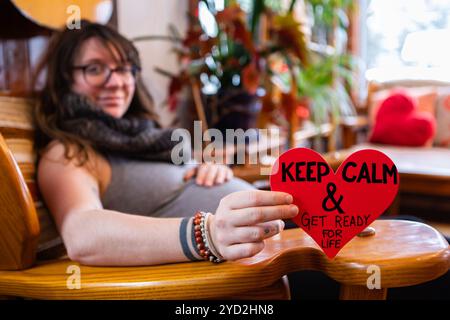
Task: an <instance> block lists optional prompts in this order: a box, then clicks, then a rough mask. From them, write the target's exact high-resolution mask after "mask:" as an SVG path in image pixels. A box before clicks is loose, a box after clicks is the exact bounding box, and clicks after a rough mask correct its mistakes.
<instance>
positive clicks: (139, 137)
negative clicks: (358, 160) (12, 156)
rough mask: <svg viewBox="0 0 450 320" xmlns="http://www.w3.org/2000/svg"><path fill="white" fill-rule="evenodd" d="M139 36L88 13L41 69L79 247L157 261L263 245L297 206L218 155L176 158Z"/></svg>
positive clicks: (62, 212)
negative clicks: (146, 77)
mask: <svg viewBox="0 0 450 320" xmlns="http://www.w3.org/2000/svg"><path fill="white" fill-rule="evenodd" d="M140 68H141V63H140V59H139V54H138V51H137V50H136V48H135V47H134V46H133V44H132V43H131V42H130V41H129V40H127V39H126V38H124V37H123V36H121V35H120V34H119V33H117V32H116V31H115V30H113V29H111V28H109V27H107V26H103V25H99V24H94V23H89V22H83V23H82V26H81V28H80V29H74V30H68V29H65V30H62V31H61V32H59V33H58V34H56V35H55V36H54V38H53V39H52V40H51V42H50V45H49V48H48V52H47V53H46V55H44V57H43V60H42V63H41V64H40V66H39V68H38V71H37V76H38V77H37V79H42V77H43V76H44V73H45V80H44V81H42V90H40V91H39V93H38V101H39V105H38V107H37V108H36V111H35V121H36V127H37V135H36V145H37V148H38V152H39V164H38V183H39V188H40V191H41V193H42V195H43V198H44V200H45V202H46V205H47V207H48V208H49V210H50V212H51V213H52V215H53V217H54V220H55V223H56V225H57V227H58V230H59V232H60V234H61V236H62V238H63V241H64V244H65V246H66V248H67V252H68V255H69V257H70V258H71V259H72V260H76V261H78V262H80V263H83V264H89V265H116V266H118V265H122V266H123V265H152V264H164V263H172V262H181V261H189V260H200V259H207V260H210V261H214V262H220V261H223V260H234V259H239V258H244V257H249V256H253V255H255V254H257V253H258V252H260V251H261V250H262V249H263V248H264V240H265V239H267V238H269V237H272V236H274V235H275V234H278V233H279V232H280V231H281V230H282V229H283V227H284V223H283V221H282V219H289V218H292V217H294V216H295V215H296V214H297V212H298V208H297V207H296V206H295V205H293V204H292V197H291V196H290V195H288V194H285V193H281V192H270V191H259V190H255V189H254V188H253V187H252V186H251V185H249V184H248V183H246V182H244V181H242V180H239V179H237V178H233V174H232V171H231V170H230V169H229V168H228V167H226V166H224V165H219V164H212V163H203V164H200V165H196V166H193V165H181V166H178V165H174V164H173V163H171V158H170V155H171V150H172V148H173V147H174V146H175V144H176V143H178V142H173V141H171V134H172V130H173V129H167V128H166V129H164V128H161V127H160V126H159V125H158V122H157V118H156V116H155V114H154V112H153V111H152V100H151V98H150V95H149V93H148V92H147V91H146V89H145V87H144V86H143V83H142V79H141V76H140Z"/></svg>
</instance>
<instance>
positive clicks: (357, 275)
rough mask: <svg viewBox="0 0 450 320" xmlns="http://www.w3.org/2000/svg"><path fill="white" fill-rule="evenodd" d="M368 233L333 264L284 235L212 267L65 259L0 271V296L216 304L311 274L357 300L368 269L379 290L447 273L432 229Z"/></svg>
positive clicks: (407, 225) (378, 224) (380, 227)
mask: <svg viewBox="0 0 450 320" xmlns="http://www.w3.org/2000/svg"><path fill="white" fill-rule="evenodd" d="M372 226H373V227H374V228H375V229H376V235H375V236H373V237H367V238H359V237H355V238H354V239H353V240H352V241H350V242H349V243H348V244H347V246H345V247H344V248H343V249H342V250H341V251H340V253H339V254H338V255H337V256H336V257H335V259H333V260H330V259H328V258H327V257H326V256H325V254H324V253H323V252H322V250H320V248H319V247H318V246H317V244H316V243H315V242H314V241H313V240H312V239H311V238H310V237H309V236H308V235H307V234H306V233H305V232H303V230H301V229H289V230H285V231H283V232H282V234H281V235H278V236H275V237H273V238H271V239H269V240H268V241H267V242H266V246H265V248H264V250H263V251H262V252H260V253H259V254H258V255H256V256H254V257H252V258H247V259H242V260H238V261H235V262H225V263H222V264H217V265H213V264H211V263H209V262H192V263H179V264H169V265H161V266H149V267H90V266H82V265H79V264H78V263H75V262H72V261H69V260H67V259H65V260H56V261H50V262H42V263H39V264H38V265H36V266H34V267H33V268H31V269H28V270H22V271H0V295H7V296H21V297H30V298H37V299H204V298H217V297H227V296H236V295H239V294H243V293H246V292H249V291H257V290H259V289H261V288H264V287H267V286H270V285H272V284H274V283H276V282H277V280H279V279H281V278H282V277H283V276H284V275H286V274H288V273H291V272H295V271H300V270H319V271H322V272H324V273H325V274H327V275H328V276H330V277H331V278H333V279H334V280H336V281H338V282H340V283H341V284H342V285H343V287H342V288H343V291H342V292H343V294H344V295H346V296H347V297H352V294H348V291H349V290H350V291H351V292H353V293H354V292H360V291H352V288H356V289H357V290H361V289H364V288H365V289H366V290H368V289H367V287H365V286H366V282H367V278H368V276H369V275H370V274H368V273H367V270H368V267H369V266H372V265H376V266H378V267H379V268H380V270H381V284H382V287H383V290H386V288H391V287H402V286H410V285H415V284H419V283H423V282H426V281H430V280H433V279H435V278H437V277H439V276H441V275H442V274H444V273H445V272H447V270H448V269H449V263H450V260H449V259H450V251H449V248H448V243H447V242H446V241H445V239H444V238H443V237H442V236H441V235H440V234H439V233H438V232H437V231H436V230H434V229H433V228H431V227H429V226H427V225H424V224H421V223H417V222H410V221H400V220H378V221H375V222H374V223H373V224H372ZM71 265H74V266H78V267H79V268H80V277H81V278H80V280H81V283H80V284H81V288H80V289H72V290H69V289H68V288H67V286H66V283H67V280H68V277H69V276H70V274H68V273H67V270H68V267H69V266H71ZM363 291H364V290H363ZM366 293H367V292H366ZM354 296H355V295H353V297H354ZM365 296H366V297H367V295H365Z"/></svg>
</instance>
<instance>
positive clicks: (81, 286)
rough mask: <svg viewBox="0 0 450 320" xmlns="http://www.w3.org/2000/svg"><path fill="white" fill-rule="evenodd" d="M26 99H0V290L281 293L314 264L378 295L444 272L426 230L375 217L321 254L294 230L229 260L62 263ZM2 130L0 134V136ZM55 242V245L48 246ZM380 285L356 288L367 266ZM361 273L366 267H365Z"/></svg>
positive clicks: (108, 295)
mask: <svg viewBox="0 0 450 320" xmlns="http://www.w3.org/2000/svg"><path fill="white" fill-rule="evenodd" d="M31 110H32V101H30V100H25V99H18V98H4V97H3V98H2V97H0V133H1V135H0V296H4V297H26V298H33V299H216V298H225V299H227V298H240V299H242V298H244V299H289V298H290V294H289V286H288V283H287V279H286V275H287V274H288V273H291V272H295V271H300V270H320V271H322V272H324V273H326V274H327V275H328V276H329V277H331V278H333V279H335V280H336V281H338V282H339V283H341V295H340V298H341V299H385V298H386V295H387V289H388V288H392V287H402V286H411V285H415V284H419V283H423V282H426V281H430V280H432V279H435V278H437V277H439V276H441V275H442V274H444V273H445V272H447V271H448V269H449V265H450V251H449V248H448V243H447V242H446V241H445V239H444V238H443V237H442V236H441V235H440V234H439V233H438V232H437V231H436V230H434V229H433V228H431V227H429V226H427V225H424V224H420V223H414V222H407V221H396V220H392V221H389V220H380V221H376V222H374V223H373V225H372V226H373V227H374V228H375V229H376V234H375V236H372V237H365V238H363V237H356V238H355V239H353V240H352V241H351V242H350V243H349V244H348V245H347V246H346V247H345V248H344V249H343V250H342V251H341V252H340V253H339V254H338V256H337V257H336V258H335V259H333V260H329V259H328V258H327V257H326V256H325V255H324V254H323V252H322V251H321V250H320V248H319V247H318V246H317V245H316V244H315V243H314V241H313V240H312V239H311V238H310V237H309V236H308V235H306V234H305V233H304V232H303V231H302V230H301V229H290V230H285V231H283V232H282V234H281V235H278V236H276V237H273V238H271V239H270V240H268V241H267V243H266V247H265V249H264V250H263V251H262V252H261V253H259V254H258V255H256V256H254V257H252V258H248V259H242V260H239V261H235V262H225V263H222V264H218V265H213V264H211V263H209V262H192V263H177V264H167V265H160V266H148V267H90V266H83V265H80V264H79V263H77V262H74V261H70V260H69V259H68V258H67V257H66V256H64V255H63V254H61V253H64V251H63V250H61V248H62V249H64V247H63V244H62V242H61V238H60V237H59V235H58V233H57V231H56V229H55V227H54V224H53V222H52V219H51V216H50V215H49V213H48V212H47V211H46V209H45V206H44V205H43V203H42V201H41V199H40V196H39V193H38V189H37V187H36V184H35V179H34V177H35V154H34V151H33V143H32V136H33V128H32V121H31ZM3 137H4V138H3ZM57 248H59V249H57ZM371 266H377V267H378V268H379V270H380V276H381V289H373V290H370V289H368V287H367V286H366V284H367V279H368V277H369V276H370V275H371V274H370V267H371ZM368 272H369V273H368Z"/></svg>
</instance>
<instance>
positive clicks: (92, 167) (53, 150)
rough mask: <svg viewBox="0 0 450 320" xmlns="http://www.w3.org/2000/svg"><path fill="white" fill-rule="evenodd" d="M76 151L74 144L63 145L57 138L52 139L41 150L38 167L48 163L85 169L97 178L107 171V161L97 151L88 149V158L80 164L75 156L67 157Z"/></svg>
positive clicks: (102, 176)
mask: <svg viewBox="0 0 450 320" xmlns="http://www.w3.org/2000/svg"><path fill="white" fill-rule="evenodd" d="M76 151H77V149H76V147H75V146H74V145H64V144H63V143H62V142H61V141H59V140H52V141H51V142H50V143H49V144H48V145H47V147H46V148H45V149H44V150H43V152H42V154H41V156H40V159H39V167H40V168H43V167H47V166H48V165H50V166H51V165H52V164H53V165H56V166H58V167H61V168H64V169H65V170H67V169H76V170H77V169H85V170H87V171H88V172H89V173H90V174H91V175H93V176H94V177H96V178H97V179H98V180H103V179H104V175H105V170H106V171H108V170H107V169H108V168H107V167H108V166H109V163H108V161H107V160H106V159H105V158H104V157H103V156H102V155H101V154H100V153H98V152H95V151H93V150H90V151H88V155H89V157H88V160H87V161H86V162H85V163H83V164H81V162H80V159H79V158H77V157H72V158H70V159H69V158H68V157H67V155H68V154H69V155H71V154H73V153H75V152H76Z"/></svg>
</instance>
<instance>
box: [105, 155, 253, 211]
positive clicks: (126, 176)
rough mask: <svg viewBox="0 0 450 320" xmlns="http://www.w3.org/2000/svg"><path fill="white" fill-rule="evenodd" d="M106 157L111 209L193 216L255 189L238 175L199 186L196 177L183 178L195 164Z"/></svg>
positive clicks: (106, 199) (106, 200) (108, 199)
mask: <svg viewBox="0 0 450 320" xmlns="http://www.w3.org/2000/svg"><path fill="white" fill-rule="evenodd" d="M105 157H106V158H107V159H108V161H109V163H110V165H111V180H110V183H109V185H108V186H107V188H106V190H105V192H104V193H103V195H102V196H101V202H102V204H103V207H104V208H105V209H109V210H115V211H119V212H123V213H129V214H136V215H144V216H153V217H184V216H193V215H194V213H195V211H196V210H203V211H210V212H215V210H216V209H217V206H218V204H219V202H220V200H221V199H222V198H223V197H224V196H226V195H228V194H230V193H231V192H235V191H240V190H249V189H254V187H253V186H251V185H250V184H248V183H247V182H245V181H242V180H240V179H237V178H234V179H232V180H231V181H228V182H226V183H224V184H221V185H216V186H213V187H204V186H199V185H197V184H196V183H195V179H190V180H189V181H183V177H184V175H185V173H186V171H187V170H188V169H190V168H192V167H193V166H194V165H189V164H186V165H182V166H177V165H174V164H171V163H166V162H154V161H146V160H134V159H129V158H125V157H117V156H112V155H108V154H105Z"/></svg>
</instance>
